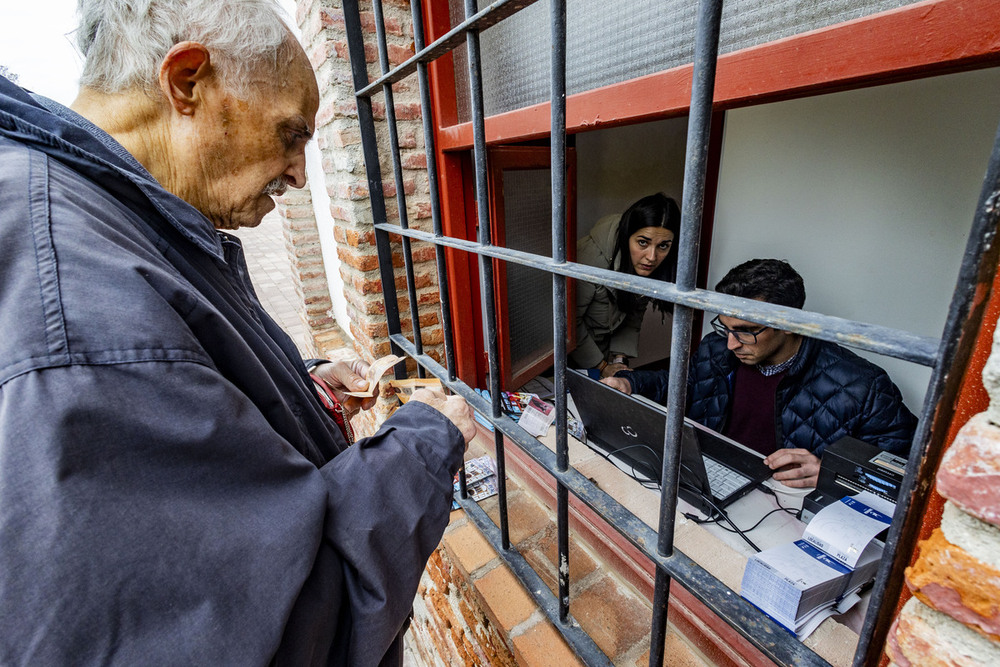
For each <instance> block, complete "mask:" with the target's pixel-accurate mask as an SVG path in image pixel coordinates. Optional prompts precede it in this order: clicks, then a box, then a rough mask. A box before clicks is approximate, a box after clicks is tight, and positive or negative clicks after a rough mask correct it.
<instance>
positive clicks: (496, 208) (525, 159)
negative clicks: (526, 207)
mask: <svg viewBox="0 0 1000 667" xmlns="http://www.w3.org/2000/svg"><path fill="white" fill-rule="evenodd" d="M487 156H488V157H487V164H488V167H487V169H488V180H489V188H490V197H489V199H490V226H491V228H492V229H491V238H492V239H493V242H494V243H495V244H496V245H500V246H505V247H506V246H507V242H506V240H507V230H506V220H507V216H506V214H505V212H504V196H503V192H502V187H503V172H504V171H506V170H508V169H548V168H549V167H551V149H550V148H549V147H548V146H494V147H491V148H490V149H489V151H488V152H487ZM566 170H567V172H568V174H567V178H566V259H568V260H569V261H571V262H572V261H575V260H576V151H575V150H574V149H573V148H567V149H566ZM493 283H494V285H493V289H494V294H496V301H497V306H498V307H497V348H498V353H499V360H498V362H499V364H498V365H499V368H500V387H501V388H502V389H504V390H505V391H514V390H516V389H517V388H518V387H521V386H522V385H524V383H525V382H527V381H528V380H530V379H532V378H534V377H535V376H537V375H538V374H539V373H541V372H542V371H544V370H545V369H546V368H548V367H550V366H552V364H553V363H554V361H553V357H552V353H551V352H549V353H548V354H547V355H544V356H542V357H540V358H538V359H536V360H535V361H534V362H533V363H531V364H530V365H528V366H526V367H524V368H521V369H519V370H518V371H517V372H516V373H515V372H514V370H513V368H512V361H511V355H510V318H509V317H508V310H507V308H504V307H502V306H501V305H500V304H503V303H506V299H507V263H506V262H503V261H501V260H498V259H495V260H493ZM575 311H576V288H575V285H574V284H573V281H572V280H568V281H567V285H566V321H567V322H570V323H572V322H574V319H575V314H574V313H575ZM566 333H567V336H568V338H569V340H568V341H567V345H566V351H567V352H570V351H572V350H573V348H574V347H575V345H576V327H575V326H573V325H572V324H571V325H570V326H567V327H566Z"/></svg>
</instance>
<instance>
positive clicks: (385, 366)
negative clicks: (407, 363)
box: [344, 354, 403, 398]
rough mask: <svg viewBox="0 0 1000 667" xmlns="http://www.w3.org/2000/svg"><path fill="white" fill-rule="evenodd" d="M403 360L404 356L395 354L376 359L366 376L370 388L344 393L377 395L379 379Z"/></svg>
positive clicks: (349, 394) (362, 395) (362, 396)
mask: <svg viewBox="0 0 1000 667" xmlns="http://www.w3.org/2000/svg"><path fill="white" fill-rule="evenodd" d="M401 361H403V357H397V356H396V355H395V354H390V355H388V356H386V357H381V358H379V359H376V360H375V361H374V363H372V365H371V366H369V367H368V375H367V376H366V379H367V380H368V389H366V390H365V391H346V392H344V393H345V394H347V395H348V396H359V397H361V398H371V397H372V396H374V395H375V387H377V386H378V381H379V379H380V378H381V377H382V376H383V375H385V374H386V372H387V371H388V370H389V369H390V368H392V367H393V366H395V365H396V364H398V363H399V362H401Z"/></svg>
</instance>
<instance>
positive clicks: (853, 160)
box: [577, 68, 1000, 411]
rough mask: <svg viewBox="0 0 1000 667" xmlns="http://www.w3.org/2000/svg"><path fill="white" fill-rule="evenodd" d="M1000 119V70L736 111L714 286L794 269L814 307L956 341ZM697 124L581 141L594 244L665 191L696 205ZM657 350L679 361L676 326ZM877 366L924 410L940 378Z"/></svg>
mask: <svg viewBox="0 0 1000 667" xmlns="http://www.w3.org/2000/svg"><path fill="white" fill-rule="evenodd" d="M998 120H1000V68H992V69H988V70H979V71H974V72H965V73H961V74H953V75H946V76H939V77H934V78H930V79H922V80H918V81H911V82H905V83H899V84H892V85H887V86H879V87H876V88H868V89H863V90H856V91H847V92H842V93H834V94H829V95H821V96H817V97H809V98H804V99H799V100H791V101H787V102H780V103H775V104H768V105H763V106H756V107H749V108H744V109H735V110H732V111H729V112H728V113H727V115H726V130H725V138H724V145H723V156H722V166H721V174H720V182H719V195H718V200H717V208H716V218H715V228H714V235H713V237H712V239H711V243H712V254H711V259H710V266H709V286H710V287H711V286H714V285H715V283H716V282H717V281H718V280H719V279H720V278H721V277H722V276H723V275H724V274H725V272H726V271H728V270H729V269H730V268H731V267H733V266H735V265H736V264H738V263H740V262H742V261H745V260H747V259H752V258H754V257H777V258H781V259H787V260H788V261H789V262H791V264H792V265H793V266H794V267H796V269H797V270H798V271H799V272H800V273H801V274H802V276H803V278H804V279H805V283H806V294H807V300H806V308H807V309H809V310H813V311H818V312H823V313H827V314H831V315H837V316H840V317H845V318H848V319H853V320H862V321H868V322H873V323H877V324H883V325H887V326H891V327H895V328H900V329H905V330H909V331H913V332H915V333H918V334H921V335H927V336H934V337H938V336H940V335H941V331H942V328H943V326H944V321H945V318H946V315H947V309H948V304H949V303H950V301H951V295H952V292H953V290H954V287H955V279H956V277H957V274H958V268H959V264H960V262H961V258H962V252H963V250H964V248H965V243H966V239H967V236H968V231H969V228H970V226H971V223H972V216H973V211H974V208H975V204H976V200H977V198H978V194H979V189H980V187H981V185H982V177H983V173H984V170H985V167H986V162H987V160H988V157H989V153H990V150H991V148H992V144H993V138H994V136H995V134H996V131H997V123H998ZM685 124H686V122H685V120H684V119H675V120H669V121H660V122H655V123H645V124H640V125H633V126H629V127H624V128H615V129H610V130H599V131H595V132H589V133H585V134H579V135H577V156H578V165H577V166H578V182H577V186H578V190H577V192H578V203H579V215H578V224H579V231H580V234H585V233H586V230H588V229H589V227H590V225H592V224H593V222H594V221H596V220H597V218H599V217H600V216H601V215H604V214H606V213H609V212H614V211H621V210H624V208H626V207H627V206H628V204H630V203H631V202H632V201H634V200H635V199H637V198H638V197H640V196H643V195H645V194H648V193H649V192H654V191H656V190H664V191H665V192H666V193H667V194H669V195H672V196H675V197H677V198H678V199H679V198H680V191H681V183H682V180H683V157H684V140H685V132H686V129H685V127H684V126H685ZM707 319H708V318H706V320H707ZM650 320H656V322H657V323H658V322H659V318H658V317H655V318H651V317H647V318H646V323H645V324H647V325H648V324H649V323H650ZM668 323H669V320H668ZM642 345H643V346H649V345H652V346H653V347H654V348H655V347H658V345H662V349H660V350H657V351H659V352H661V353H665V351H666V350H668V349H669V331H668V332H667V333H666V335H665V336H664V335H663V333H662V332H660V333H656V334H654V335H652V336H647V332H646V329H645V327H644V331H643V340H642ZM872 358H873V360H874V361H875V362H876V363H878V364H879V365H881V366H883V367H884V368H886V370H888V371H889V373H890V375H891V376H892V377H893V379H894V380H895V381H896V383H897V384H898V385H899V386H900V389H901V390H902V391H903V395H904V398H905V399H906V402H907V404H908V405H909V406H910V408H911V409H913V410H915V411H916V410H919V408H920V405H921V402H922V400H923V395H924V393H925V391H926V389H927V382H928V379H929V377H930V372H929V370H928V369H925V368H922V367H919V366H916V365H914V364H910V363H906V362H901V361H897V360H894V359H888V358H884V357H872Z"/></svg>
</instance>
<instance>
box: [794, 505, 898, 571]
mask: <svg viewBox="0 0 1000 667" xmlns="http://www.w3.org/2000/svg"><path fill="white" fill-rule="evenodd" d="M880 508H881V509H880ZM884 509H886V507H885V501H883V500H882V499H880V498H878V497H877V496H875V495H873V494H870V493H867V492H864V493H859V494H858V495H856V496H853V497H851V496H847V497H844V498H841V499H840V500H839V501H838V502H835V503H830V504H829V505H827V506H826V507H824V508H823V509H821V510H820V511H819V512H817V513H816V516H814V517H813V518H812V521H810V522H809V525H808V526H806V532H805V533H803V535H802V539H804V540H805V541H807V542H809V543H810V544H812V545H813V546H815V547H817V548H819V549H822V550H823V551H825V552H826V553H828V554H829V555H830V556H832V557H834V558H836V559H837V560H838V561H840V562H841V563H843V564H844V565H846V566H847V567H851V568H853V567H856V566H857V564H858V561H859V560H860V559H861V557H862V555H866V557H867V555H868V554H865V552H866V550H867V551H868V552H869V554H870V553H878V554H881V553H882V545H881V544H879V543H878V542H876V540H875V536H876V535H878V534H879V533H881V532H882V531H884V530H885V529H886V528H888V527H889V523H890V522H891V521H892V514H891V510H890V513H888V514H886V513H885V512H884V511H883V510H884Z"/></svg>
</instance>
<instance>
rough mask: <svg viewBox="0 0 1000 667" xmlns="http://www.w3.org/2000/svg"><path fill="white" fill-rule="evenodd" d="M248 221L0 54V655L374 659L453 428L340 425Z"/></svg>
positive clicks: (405, 601)
mask: <svg viewBox="0 0 1000 667" xmlns="http://www.w3.org/2000/svg"><path fill="white" fill-rule="evenodd" d="M241 253H242V249H241V246H240V244H239V241H238V240H236V239H235V238H232V237H229V236H227V235H224V234H218V233H216V231H215V230H214V229H213V227H212V225H211V223H209V221H208V220H207V219H206V218H205V217H204V216H202V215H201V214H200V213H199V212H198V211H196V210H195V209H193V208H192V207H190V206H189V205H187V204H186V203H185V202H183V201H181V200H180V199H178V198H176V197H174V196H173V195H171V194H170V193H168V192H166V191H165V190H163V189H162V188H161V187H160V186H159V185H158V184H157V183H156V182H155V181H154V180H153V179H152V177H151V176H150V175H149V174H148V173H147V172H146V171H145V170H144V169H143V168H142V167H141V166H140V165H139V164H138V163H137V162H136V161H135V160H134V159H132V157H131V156H130V155H128V153H126V152H125V151H124V149H122V147H121V146H120V145H118V144H117V143H115V142H114V141H113V140H112V139H111V138H110V137H109V136H107V135H106V134H104V133H103V132H101V131H100V130H98V129H96V128H94V127H93V126H91V125H90V124H89V123H87V122H86V121H84V120H83V119H82V118H80V117H79V116H76V115H75V114H73V113H72V112H71V111H69V110H67V109H65V108H62V107H59V106H58V105H55V104H54V103H52V102H49V101H46V100H42V99H36V98H33V97H32V96H30V95H28V94H26V93H25V92H24V91H22V90H21V89H19V88H17V87H16V86H14V85H12V84H10V83H9V82H7V81H6V80H5V79H3V78H2V77H0V333H2V337H0V628H2V631H0V664H3V665H19V664H25V665H28V664H30V665H59V664H122V665H136V664H203V665H241V666H242V665H265V664H268V663H271V662H272V661H273V662H274V663H275V664H295V665H307V664H308V665H314V664H316V665H318V664H350V665H374V664H377V663H378V662H379V661H380V660H381V659H382V657H383V655H384V654H385V653H386V651H387V650H389V648H390V646H391V645H392V643H393V641H394V638H395V637H396V635H397V633H398V631H399V629H400V626H401V625H402V623H403V622H404V620H405V618H406V615H407V613H408V612H409V610H410V605H411V602H412V599H413V595H414V593H415V591H416V588H417V583H418V580H419V577H420V574H421V571H422V569H423V566H424V564H425V561H426V559H427V558H428V556H429V555H430V553H431V551H432V550H433V548H434V547H435V546H436V544H437V542H438V540H439V539H440V537H441V534H442V532H443V530H444V527H445V525H446V523H447V520H448V514H449V505H450V496H451V481H452V475H453V473H454V472H455V470H456V468H457V466H458V465H459V463H460V460H461V455H462V437H461V434H460V433H459V431H458V429H457V428H455V426H454V425H453V424H452V423H451V422H450V421H448V420H447V419H446V418H445V417H443V416H442V415H441V414H440V413H438V412H437V411H435V410H433V409H431V408H429V407H427V406H426V405H421V404H416V403H412V402H411V403H410V404H408V405H406V406H404V407H403V408H402V409H400V410H399V411H398V412H397V413H396V414H395V415H394V416H393V417H392V418H390V419H389V420H388V421H387V422H386V423H385V425H384V426H383V427H382V429H381V430H380V431H379V433H378V434H376V435H375V436H374V437H372V438H368V439H366V440H362V441H361V442H359V443H358V444H356V445H355V446H353V447H351V448H347V447H346V443H345V442H344V441H343V438H342V437H341V435H340V433H339V432H338V431H337V429H336V427H335V425H333V423H332V422H331V420H329V419H328V418H327V416H326V415H325V413H324V412H323V411H322V408H321V406H320V405H319V403H318V401H317V398H316V396H315V394H314V392H313V389H312V387H311V385H310V383H309V381H308V376H307V374H306V372H305V368H304V366H303V363H302V361H301V359H300V358H299V356H298V354H297V352H296V351H295V347H294V345H293V344H292V342H291V340H290V339H289V338H288V337H287V336H286V335H285V334H284V333H283V332H282V331H281V330H280V329H279V327H278V326H277V325H276V324H275V323H274V322H273V321H272V320H271V319H270V318H269V317H268V316H267V315H266V314H265V312H264V311H263V309H262V308H261V306H260V304H259V302H258V301H257V298H256V296H255V295H254V293H253V290H252V289H251V287H250V281H249V279H248V277H247V273H246V265H245V263H244V262H243V258H242V255H241Z"/></svg>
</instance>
